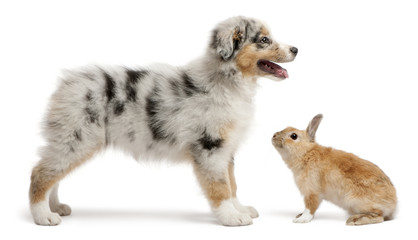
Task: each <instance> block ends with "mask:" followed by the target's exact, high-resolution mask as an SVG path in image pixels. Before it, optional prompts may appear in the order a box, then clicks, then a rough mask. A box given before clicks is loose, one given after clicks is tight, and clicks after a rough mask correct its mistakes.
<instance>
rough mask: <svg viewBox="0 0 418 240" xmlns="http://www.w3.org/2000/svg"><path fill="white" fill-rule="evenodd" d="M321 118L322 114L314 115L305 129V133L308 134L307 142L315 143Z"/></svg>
mask: <svg viewBox="0 0 418 240" xmlns="http://www.w3.org/2000/svg"><path fill="white" fill-rule="evenodd" d="M323 117H324V116H323V115H322V114H318V115H316V116H315V117H314V118H313V119H312V120H311V122H310V123H309V125H308V127H307V128H306V132H307V133H308V136H309V140H310V141H311V142H314V141H315V134H316V130H318V127H319V124H320V123H321V121H322V118H323Z"/></svg>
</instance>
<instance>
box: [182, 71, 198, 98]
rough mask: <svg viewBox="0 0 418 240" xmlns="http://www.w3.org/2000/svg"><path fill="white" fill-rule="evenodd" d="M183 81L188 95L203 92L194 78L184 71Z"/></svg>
mask: <svg viewBox="0 0 418 240" xmlns="http://www.w3.org/2000/svg"><path fill="white" fill-rule="evenodd" d="M182 78H183V83H184V87H185V88H184V92H185V93H186V95H187V96H189V97H190V96H192V95H193V94H194V93H199V92H202V90H200V89H199V88H198V87H196V85H194V83H193V82H194V81H193V79H191V78H190V76H189V75H188V74H187V73H184V74H183V76H182Z"/></svg>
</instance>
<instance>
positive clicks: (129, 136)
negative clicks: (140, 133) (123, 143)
mask: <svg viewBox="0 0 418 240" xmlns="http://www.w3.org/2000/svg"><path fill="white" fill-rule="evenodd" d="M128 139H129V142H134V141H135V131H134V130H132V131H130V132H128Z"/></svg>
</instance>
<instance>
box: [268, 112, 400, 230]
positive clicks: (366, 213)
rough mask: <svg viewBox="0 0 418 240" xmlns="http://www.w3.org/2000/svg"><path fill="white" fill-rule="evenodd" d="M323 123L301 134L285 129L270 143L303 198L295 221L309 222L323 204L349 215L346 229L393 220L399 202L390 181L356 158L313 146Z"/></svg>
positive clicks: (317, 120)
mask: <svg viewBox="0 0 418 240" xmlns="http://www.w3.org/2000/svg"><path fill="white" fill-rule="evenodd" d="M321 120H322V114H318V115H317V116H315V117H314V118H313V119H312V121H311V122H310V123H309V125H308V127H307V129H306V130H305V131H302V130H298V129H295V128H292V127H288V128H286V129H284V130H283V131H281V132H277V133H275V134H274V136H273V139H272V142H273V145H274V147H275V148H276V149H277V151H278V152H279V153H280V155H281V156H282V158H283V160H284V161H285V163H286V164H287V166H288V167H289V168H290V169H291V170H292V172H293V174H294V178H295V182H296V185H297V186H298V188H299V190H300V192H301V194H302V195H303V196H304V201H305V207H306V208H305V211H304V212H303V213H301V214H299V215H298V216H296V218H295V219H294V220H293V221H294V222H296V223H305V222H310V221H311V220H312V218H313V215H314V213H315V211H316V210H317V208H318V206H319V204H320V203H321V201H322V200H324V199H325V200H328V201H330V202H332V203H334V204H336V205H338V206H340V207H342V208H343V209H346V210H347V211H348V212H349V213H350V214H351V216H350V218H348V220H347V222H346V224H347V225H363V224H370V223H380V222H383V221H384V220H389V219H392V218H393V214H394V212H395V210H396V202H397V198H396V190H395V188H394V186H393V184H392V182H391V181H390V179H389V177H388V176H386V175H385V173H384V172H383V171H382V170H381V169H380V168H379V167H377V166H376V165H374V164H373V163H371V162H369V161H367V160H364V159H361V158H359V157H357V156H355V155H354V154H351V153H347V152H344V151H340V150H336V149H333V148H330V147H324V146H321V145H319V144H317V143H316V142H315V133H316V130H317V129H318V126H319V123H320V122H321Z"/></svg>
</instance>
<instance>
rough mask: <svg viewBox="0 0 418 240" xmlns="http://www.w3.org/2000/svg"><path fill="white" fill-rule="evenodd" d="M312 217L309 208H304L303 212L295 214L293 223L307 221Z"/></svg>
mask: <svg viewBox="0 0 418 240" xmlns="http://www.w3.org/2000/svg"><path fill="white" fill-rule="evenodd" d="M312 219H313V215H312V214H310V212H309V210H308V209H306V210H305V211H304V212H303V213H301V214H299V215H297V216H296V218H295V219H293V222H294V223H308V222H310V221H311V220H312Z"/></svg>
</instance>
